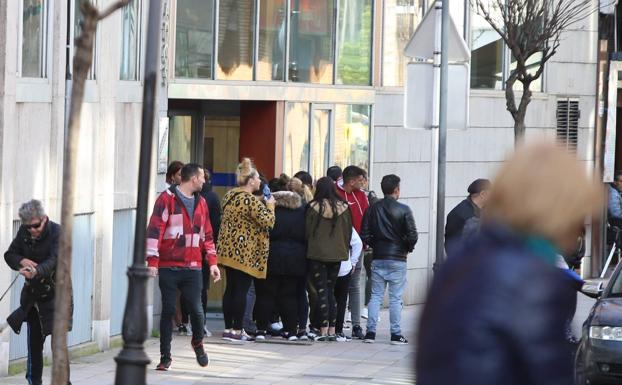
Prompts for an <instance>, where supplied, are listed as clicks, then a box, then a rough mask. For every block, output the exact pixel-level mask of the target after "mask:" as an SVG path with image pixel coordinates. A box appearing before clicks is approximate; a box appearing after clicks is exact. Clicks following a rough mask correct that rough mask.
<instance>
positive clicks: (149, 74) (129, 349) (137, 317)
mask: <svg viewBox="0 0 622 385" xmlns="http://www.w3.org/2000/svg"><path fill="white" fill-rule="evenodd" d="M147 4H149V19H148V27H147V47H146V53H145V85H144V90H143V114H142V127H141V140H140V162H139V169H138V198H137V204H136V232H135V234H136V235H135V238H134V261H133V264H132V266H131V267H129V268H128V272H127V275H128V277H129V288H128V293H127V303H126V305H125V314H124V315H123V349H122V350H121V352H120V353H119V355H118V356H117V357H115V361H116V362H117V372H116V375H115V384H116V385H129V384H131V385H143V384H146V382H147V381H146V380H147V378H146V377H147V372H146V367H147V365H148V364H149V363H150V362H151V361H150V360H149V357H147V354H146V353H145V350H144V347H143V344H144V342H145V340H146V339H147V335H148V330H147V282H148V280H149V270H148V269H147V267H146V266H145V235H146V228H145V224H146V223H147V210H148V207H147V206H148V200H149V179H150V176H151V153H152V147H153V123H154V120H155V114H156V84H157V77H158V76H157V69H158V63H159V62H160V61H159V60H158V51H159V43H160V41H159V36H160V11H161V10H160V8H161V6H160V0H151V1H149V2H147Z"/></svg>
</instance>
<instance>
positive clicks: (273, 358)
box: [0, 306, 422, 385]
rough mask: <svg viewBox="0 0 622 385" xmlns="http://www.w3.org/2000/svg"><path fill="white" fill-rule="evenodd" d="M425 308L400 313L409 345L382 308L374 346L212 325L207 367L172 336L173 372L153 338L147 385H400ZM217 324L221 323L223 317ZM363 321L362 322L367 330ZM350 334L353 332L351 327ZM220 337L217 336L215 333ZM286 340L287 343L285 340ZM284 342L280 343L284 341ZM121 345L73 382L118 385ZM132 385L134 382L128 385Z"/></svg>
mask: <svg viewBox="0 0 622 385" xmlns="http://www.w3.org/2000/svg"><path fill="white" fill-rule="evenodd" d="M421 310H422V306H407V307H405V308H404V310H403V312H402V328H403V329H402V330H403V333H404V335H405V336H406V338H407V339H408V340H409V342H410V343H409V345H406V346H396V345H391V344H390V343H389V337H390V334H389V326H388V325H389V314H388V311H387V310H383V311H382V314H381V322H380V324H379V327H378V334H377V336H376V342H375V343H374V344H365V343H363V342H362V341H360V340H353V341H352V342H315V343H309V344H306V345H303V344H301V343H287V342H284V341H283V340H282V339H281V338H276V339H272V341H278V342H279V343H274V342H271V343H269V342H266V343H259V342H257V343H254V342H250V343H246V344H244V345H235V344H231V343H227V342H225V341H222V340H221V339H220V337H219V336H220V332H221V331H222V328H223V327H224V325H222V324H221V325H220V330H215V329H210V330H211V331H212V332H213V333H214V337H210V338H206V340H205V341H206V344H205V348H206V351H207V352H208V355H209V358H210V364H209V366H208V367H207V368H201V367H199V366H198V364H197V363H196V361H195V358H194V353H193V352H192V349H191V348H190V337H185V336H184V337H180V336H174V337H173V347H172V352H173V366H172V369H171V371H169V372H159V371H155V370H154V369H153V368H154V367H155V365H156V364H157V362H158V361H159V341H158V340H157V339H153V338H152V339H149V340H148V341H147V342H146V343H145V349H146V352H147V354H148V355H149V357H150V358H151V361H152V362H151V364H150V365H149V366H148V368H147V382H148V383H149V384H166V385H190V384H246V385H259V384H262V385H263V384H266V385H267V384H288V385H291V384H295V385H307V384H309V385H311V384H322V385H325V384H378V385H383V384H386V385H389V384H391V385H401V384H413V383H414V382H415V374H414V363H415V358H414V357H415V355H414V349H415V328H416V322H417V320H418V316H419V313H420V312H421ZM219 323H222V321H220V322H219ZM364 323H365V321H364V320H363V329H365V325H364ZM347 334H349V331H347ZM216 336H218V337H216ZM282 341H283V342H282ZM281 342H282V343H281ZM118 352H119V349H113V350H111V351H108V352H104V353H98V354H95V355H92V356H88V357H82V358H78V359H76V360H72V361H71V380H72V383H73V384H74V385H87V384H88V385H112V384H114V376H115V370H116V366H115V362H114V357H115V356H116V355H117V354H118ZM49 378H50V368H49V367H46V368H45V369H44V383H49V381H50V380H49ZM25 383H26V381H25V379H24V373H21V374H19V375H16V376H13V377H5V378H0V385H5V384H6V385H9V384H10V385H14V384H15V385H17V384H20V385H21V384H25ZM128 385H130V384H128Z"/></svg>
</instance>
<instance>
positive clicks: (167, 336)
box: [158, 268, 204, 356]
mask: <svg viewBox="0 0 622 385" xmlns="http://www.w3.org/2000/svg"><path fill="white" fill-rule="evenodd" d="M158 274H159V275H160V279H159V284H160V292H161V293H162V315H161V318H160V354H162V355H168V356H170V354H171V339H172V338H173V324H172V322H173V316H174V315H175V307H176V305H177V290H179V291H180V292H181V295H182V298H185V299H186V304H187V306H188V312H189V314H190V322H191V324H192V341H202V340H203V317H204V316H203V309H202V306H201V288H202V287H203V276H202V273H201V270H194V269H181V268H161V269H160V270H159V272H158Z"/></svg>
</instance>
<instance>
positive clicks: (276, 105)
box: [0, 0, 598, 373]
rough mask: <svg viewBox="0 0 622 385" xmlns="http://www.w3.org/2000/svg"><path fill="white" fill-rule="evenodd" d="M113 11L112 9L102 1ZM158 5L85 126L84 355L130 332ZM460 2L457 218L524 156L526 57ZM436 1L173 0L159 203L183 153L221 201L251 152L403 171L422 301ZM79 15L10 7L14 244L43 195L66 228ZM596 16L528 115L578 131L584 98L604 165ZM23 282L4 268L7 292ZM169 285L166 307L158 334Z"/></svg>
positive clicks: (135, 31) (6, 36) (453, 178)
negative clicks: (422, 51)
mask: <svg viewBox="0 0 622 385" xmlns="http://www.w3.org/2000/svg"><path fill="white" fill-rule="evenodd" d="M111 3H112V0H97V5H98V6H99V7H100V8H103V7H105V6H107V5H109V4H111ZM148 3H149V2H147V1H144V0H134V1H133V2H132V5H131V6H130V7H127V8H126V9H124V10H122V11H119V12H117V13H115V14H114V15H112V16H111V17H109V18H108V19H105V20H103V21H102V22H101V24H100V26H99V28H98V32H97V39H96V44H95V52H94V65H93V68H92V70H91V72H90V73H89V80H87V84H86V95H85V103H84V106H83V111H82V118H81V123H82V127H81V133H80V151H79V158H78V159H79V162H78V163H79V166H78V167H79V170H78V178H77V183H76V187H77V189H78V194H77V197H76V212H77V214H76V222H75V225H74V252H73V268H74V272H73V279H74V287H76V288H80V290H76V291H75V297H76V298H75V300H76V307H75V315H74V325H75V327H74V331H73V332H72V335H71V336H70V343H71V345H79V344H84V343H91V344H93V343H96V344H97V347H98V348H99V349H106V348H108V347H109V345H110V340H111V337H114V336H117V335H119V333H120V330H121V329H120V328H121V319H122V315H123V308H124V304H125V295H126V290H127V280H126V276H125V270H126V267H127V265H128V263H129V261H130V260H131V253H132V242H133V230H134V225H135V206H136V203H135V202H136V190H137V187H136V181H137V179H138V178H137V175H138V170H137V167H138V166H137V165H138V146H139V139H140V116H141V115H140V114H141V108H142V79H143V76H142V73H141V71H142V68H143V65H144V63H143V60H144V45H145V44H144V43H145V34H146V15H147V9H146V8H147V6H148ZM451 4H452V6H451V7H452V8H451V13H452V17H453V18H454V20H455V21H456V24H457V25H458V27H459V30H460V31H461V32H462V33H463V37H464V38H465V40H466V41H467V42H468V44H469V46H470V47H471V52H472V60H471V64H470V70H471V77H470V83H471V91H470V96H469V100H470V104H469V105H470V110H469V115H470V120H469V125H468V127H467V128H466V129H460V130H457V129H456V130H450V133H449V137H448V161H449V164H448V175H447V181H448V185H447V192H448V198H447V207H448V208H451V207H452V206H453V204H455V203H457V202H458V201H459V200H460V199H462V197H463V196H464V195H465V194H466V186H467V185H468V184H469V183H470V181H471V180H472V179H475V178H478V177H486V176H491V175H492V172H493V171H494V170H495V168H496V167H497V166H498V165H499V164H500V162H501V161H502V160H503V158H504V156H505V154H506V153H507V151H509V150H510V149H511V148H512V147H513V132H512V123H511V119H510V115H509V114H508V113H507V111H506V110H505V101H504V92H503V89H502V88H503V79H504V77H505V76H507V74H508V72H509V70H510V69H511V68H512V67H511V66H512V61H511V58H510V55H509V53H508V51H507V49H506V48H505V47H504V46H503V43H502V42H500V40H499V39H498V37H497V38H495V34H494V33H491V31H490V29H489V28H487V27H486V25H485V24H484V23H482V22H481V20H479V19H478V18H477V16H476V15H472V13H471V12H470V10H469V8H468V4H469V2H468V1H465V2H458V1H454V2H452V3H451ZM431 5H432V4H431V2H429V1H426V0H323V1H317V0H167V1H163V6H162V10H161V14H162V24H161V26H160V32H161V35H162V36H161V41H162V44H161V53H160V57H161V62H160V79H159V83H158V84H159V86H158V100H159V103H158V108H159V116H158V122H157V123H158V124H157V127H158V135H157V137H158V143H157V145H156V146H155V147H156V148H157V150H156V151H155V153H154V160H155V162H154V167H153V170H152V172H153V175H154V177H155V181H154V186H153V189H152V190H153V192H154V194H155V193H156V192H157V191H161V190H162V186H163V172H164V171H165V169H166V165H167V163H168V162H170V161H172V160H180V161H182V162H189V161H194V162H198V163H201V164H203V165H205V166H206V167H207V168H208V169H209V170H210V171H211V172H212V174H213V181H214V185H215V190H216V191H217V192H218V193H223V192H224V191H226V189H228V188H230V187H231V186H232V185H233V181H234V178H233V172H234V170H235V166H236V165H237V162H238V161H239V158H240V157H243V156H249V157H251V158H253V159H254V160H255V162H256V165H257V167H258V168H259V169H260V170H261V171H262V172H263V173H264V174H265V175H266V177H268V178H270V177H273V176H278V175H279V174H280V173H282V172H285V173H287V174H289V175H291V174H293V173H295V172H297V171H299V170H306V171H309V172H310V173H311V174H312V175H313V177H314V178H316V179H317V178H319V177H320V176H323V175H324V173H325V170H326V168H327V167H328V166H330V165H333V164H337V165H340V166H342V167H345V166H347V165H349V164H356V165H359V166H361V167H363V168H365V169H366V170H368V171H369V174H370V187H371V188H372V189H374V190H376V191H378V192H380V186H379V182H380V179H381V178H382V176H383V175H384V174H387V173H396V174H398V175H400V176H401V177H402V181H403V182H402V199H403V201H404V202H406V203H407V204H409V205H410V206H411V207H412V208H413V211H414V213H415V219H416V222H417V226H418V229H419V231H420V237H419V243H418V244H417V246H416V248H415V251H414V253H413V255H411V256H410V257H409V260H408V280H409V283H408V288H407V290H406V292H405V295H404V301H405V303H407V304H412V303H421V302H423V300H424V298H425V293H426V291H427V287H428V285H429V281H430V277H431V266H432V262H433V258H434V255H435V250H434V241H433V239H434V237H435V234H434V230H433V229H434V226H435V224H434V207H435V202H434V199H435V198H433V197H434V196H435V188H436V187H435V186H436V181H435V168H434V157H435V151H436V150H435V134H436V131H435V130H434V129H433V128H432V127H424V128H417V129H413V128H406V127H405V124H404V116H405V110H406V109H407V108H408V106H406V105H405V103H404V84H405V83H406V75H405V70H404V69H405V66H406V64H407V62H408V58H407V57H406V56H405V55H404V54H403V50H404V48H405V46H406V44H407V43H408V41H409V39H410V37H411V35H412V34H413V32H414V31H415V29H416V28H417V26H418V24H419V22H420V21H421V20H422V18H423V15H424V14H425V12H426V11H427V10H428V9H429V8H430V6H431ZM78 9H79V8H78V4H77V1H76V0H70V1H67V2H63V1H58V0H17V1H11V2H2V3H0V20H2V23H0V25H2V26H3V27H2V28H0V58H2V59H1V60H2V62H3V65H4V67H3V69H2V70H1V71H0V249H1V250H6V248H7V247H8V245H9V244H10V242H11V239H12V236H13V234H15V232H16V229H17V228H18V227H19V220H18V216H17V210H18V208H19V205H20V204H21V203H22V202H24V201H26V200H28V199H31V198H37V199H41V200H42V201H43V202H44V205H45V206H46V208H47V209H48V212H49V215H50V218H51V219H52V220H57V221H58V220H59V217H60V202H61V198H62V191H61V182H62V178H61V176H62V163H63V162H62V160H63V143H64V138H65V125H66V121H67V105H68V97H69V90H70V88H71V75H72V68H71V63H70V62H68V60H67V57H71V56H72V53H73V38H74V37H75V36H76V34H78V33H79V30H80V23H79V21H80V13H79V10H78ZM597 22H598V17H597V16H594V17H589V18H586V20H585V25H581V26H576V29H573V30H572V31H569V32H568V33H567V36H568V37H567V40H565V41H564V42H563V44H562V47H561V49H560V52H558V54H557V55H556V56H555V57H553V59H552V60H551V62H550V63H549V64H548V65H547V70H546V74H545V76H544V78H543V81H542V83H541V89H540V91H539V92H537V93H535V96H534V100H533V102H532V104H531V105H530V110H529V112H528V117H527V126H528V127H529V130H528V135H529V136H539V135H545V136H556V135H561V131H563V130H561V129H560V128H559V126H558V125H559V122H558V121H559V118H558V117H557V115H556V113H557V112H558V111H559V108H560V101H561V102H562V107H563V103H566V106H570V105H572V106H575V104H576V105H577V106H578V109H579V110H580V116H579V117H578V121H577V122H576V124H577V125H576V130H575V131H572V135H574V136H572V135H570V136H572V137H573V138H575V139H576V141H574V142H572V145H573V146H575V145H576V149H577V152H578V154H579V156H580V157H581V159H583V160H585V161H586V162H587V163H588V164H590V162H593V159H594V155H593V151H592V148H593V135H594V122H595V106H596V101H595V100H596V99H595V93H596V86H595V84H596V56H597V55H596V44H597V27H598V26H597ZM573 28H574V27H573ZM430 38H432V37H430ZM579 73H580V74H582V75H581V76H577V74H579ZM575 102H576V103H575ZM568 108H569V107H568ZM572 108H574V107H572ZM450 111H451V109H450ZM573 111H574V110H573ZM562 123H563V122H562ZM574 123H575V122H574V121H573V124H574ZM566 131H567V132H570V131H568V130H566ZM14 274H15V273H14V272H11V271H10V270H9V269H8V268H7V267H6V266H4V265H2V266H0V282H10V281H11V279H12V277H13V276H14ZM221 290H222V287H219V286H216V287H214V288H213V289H212V290H211V291H210V300H211V304H212V305H214V306H218V302H219V298H220V297H219V296H220V294H221ZM157 292H158V290H157V289H156V290H154V295H155V296H156V297H155V299H153V298H152V299H150V303H151V304H153V305H150V309H149V312H150V314H153V315H154V317H153V318H152V322H153V321H155V322H154V324H155V325H157V319H158V314H159V309H158V308H159V307H158V298H157ZM12 294H13V295H12V299H11V300H10V301H8V300H7V301H5V302H2V303H0V314H2V315H5V314H6V315H8V314H9V311H10V309H12V308H14V307H15V306H16V302H15V301H16V300H17V298H18V297H17V295H18V291H17V290H14V291H13V293H12ZM24 341H25V339H24V337H23V336H15V335H9V334H8V333H5V334H3V335H2V336H0V373H6V372H7V368H8V365H9V363H10V362H18V360H19V359H21V358H23V357H24V356H25V353H26V346H25V343H24Z"/></svg>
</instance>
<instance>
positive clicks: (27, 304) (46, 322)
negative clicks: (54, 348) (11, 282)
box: [4, 199, 71, 385]
mask: <svg viewBox="0 0 622 385" xmlns="http://www.w3.org/2000/svg"><path fill="white" fill-rule="evenodd" d="M19 217H20V219H21V221H22V225H21V227H20V228H19V231H18V232H17V236H16V237H15V239H13V242H11V245H10V246H9V249H8V250H7V252H6V253H4V260H5V261H6V263H7V264H8V265H9V267H11V269H13V270H17V271H19V274H21V275H22V276H24V278H25V279H26V282H25V283H24V287H23V288H22V293H21V299H20V307H19V308H18V309H17V310H15V311H14V312H13V313H12V314H11V315H10V316H9V317H8V318H7V322H8V324H9V325H10V326H11V328H12V329H13V331H14V332H15V333H17V334H19V333H20V331H21V327H22V323H23V322H26V323H27V325H28V363H27V365H26V380H27V381H28V383H29V384H33V385H40V384H42V379H41V374H42V371H43V343H44V342H45V338H46V337H47V336H48V335H50V334H52V329H53V321H54V286H55V281H54V275H55V272H56V261H57V258H58V243H59V238H60V225H58V224H57V223H54V222H52V221H50V220H49V218H48V217H47V215H45V211H44V209H43V206H42V205H41V202H40V201H38V200H34V199H33V200H31V201H29V202H26V203H24V204H23V205H22V206H21V207H20V209H19ZM69 327H70V329H71V322H70V326H69Z"/></svg>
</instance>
